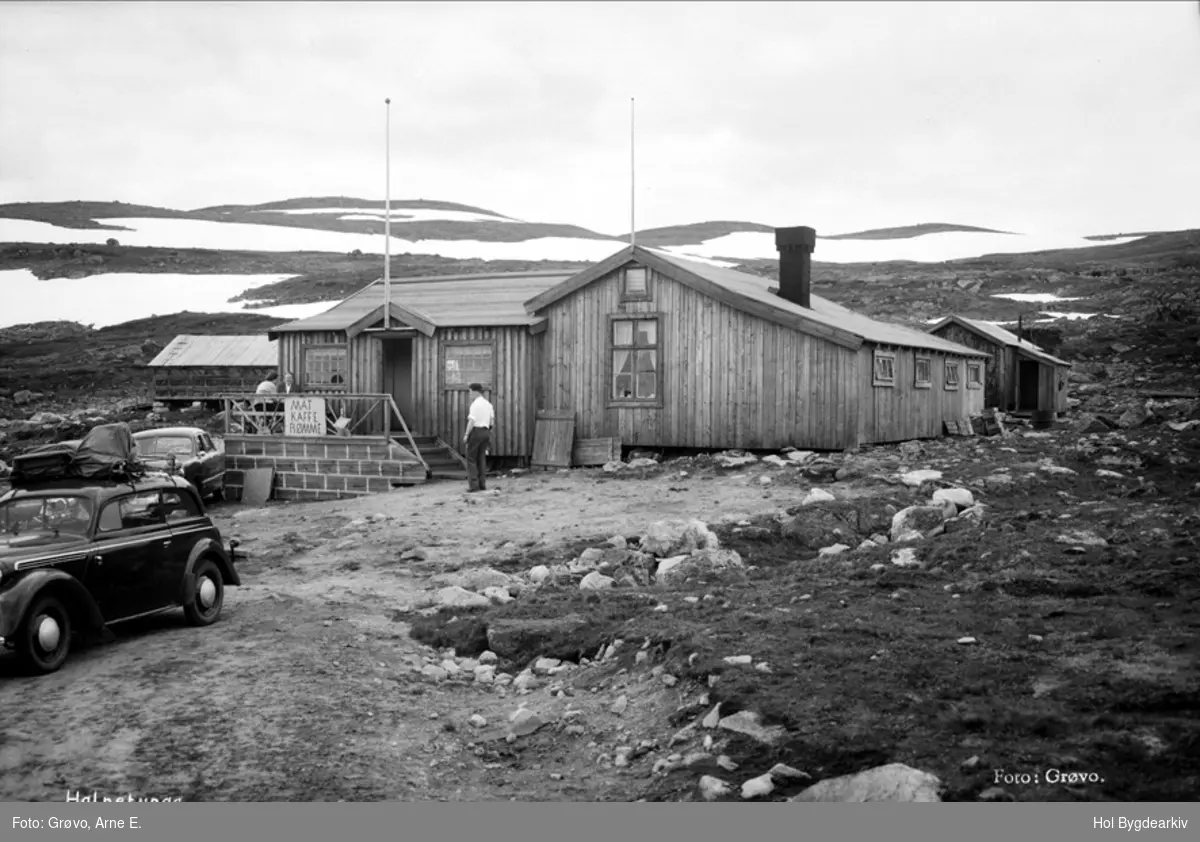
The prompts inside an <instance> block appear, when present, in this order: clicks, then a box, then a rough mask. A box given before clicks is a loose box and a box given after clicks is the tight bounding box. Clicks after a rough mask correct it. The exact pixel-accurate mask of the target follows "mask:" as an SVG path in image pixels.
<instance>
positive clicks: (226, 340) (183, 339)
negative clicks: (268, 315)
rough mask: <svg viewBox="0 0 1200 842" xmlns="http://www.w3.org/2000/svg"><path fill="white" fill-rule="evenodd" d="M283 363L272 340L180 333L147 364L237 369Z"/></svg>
mask: <svg viewBox="0 0 1200 842" xmlns="http://www.w3.org/2000/svg"><path fill="white" fill-rule="evenodd" d="M278 363H279V351H278V350H277V348H276V346H275V343H274V342H272V341H271V340H270V339H269V338H268V337H266V336H263V335H262V334H261V333H257V334H254V335H251V336H211V335H196V334H186V333H184V334H180V335H179V336H176V337H175V338H174V339H172V340H171V341H170V342H169V343H168V344H167V347H165V348H163V349H162V350H161V351H159V352H158V354H157V356H155V357H154V359H152V360H151V361H150V362H149V363H147V365H149V366H154V367H156V368H161V367H164V366H170V367H180V366H205V367H208V366H234V367H246V368H268V367H270V366H274V365H277V364H278Z"/></svg>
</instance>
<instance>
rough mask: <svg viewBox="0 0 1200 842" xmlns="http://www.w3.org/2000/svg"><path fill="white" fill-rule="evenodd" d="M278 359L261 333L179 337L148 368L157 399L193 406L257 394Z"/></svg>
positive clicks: (277, 352) (275, 349) (269, 340)
mask: <svg viewBox="0 0 1200 842" xmlns="http://www.w3.org/2000/svg"><path fill="white" fill-rule="evenodd" d="M278 360H279V351H278V349H277V348H276V344H275V342H273V341H271V339H270V338H269V337H267V336H264V335H263V334H253V335H250V336H220V335H216V336H214V335H197V334H181V335H179V336H176V337H175V338H174V339H172V340H171V342H170V343H169V344H168V345H167V347H165V348H163V349H162V351H160V352H159V353H158V355H157V356H155V357H154V359H152V360H151V361H150V362H149V363H147V364H146V367H147V368H148V369H149V370H150V371H151V387H152V389H153V393H154V400H156V401H162V402H164V403H175V402H179V403H183V402H188V403H190V402H193V401H217V400H220V399H221V398H222V397H223V396H225V395H228V394H244V393H249V392H253V391H254V389H255V388H256V387H257V385H258V384H259V383H260V382H262V380H263V378H265V377H266V376H267V374H269V373H270V372H272V371H274V370H275V366H276V364H277V363H278Z"/></svg>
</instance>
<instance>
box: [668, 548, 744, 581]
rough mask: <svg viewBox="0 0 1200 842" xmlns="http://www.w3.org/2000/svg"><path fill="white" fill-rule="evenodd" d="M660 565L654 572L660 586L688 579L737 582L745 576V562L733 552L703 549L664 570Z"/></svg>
mask: <svg viewBox="0 0 1200 842" xmlns="http://www.w3.org/2000/svg"><path fill="white" fill-rule="evenodd" d="M662 568H663V565H662V563H660V564H659V569H658V570H657V571H656V572H655V576H654V579H655V582H657V583H658V584H660V585H668V586H675V585H680V584H682V583H683V582H686V581H688V580H689V579H708V578H714V577H715V578H718V579H722V580H725V579H731V580H739V579H741V578H742V577H744V575H745V568H746V565H745V562H743V561H742V557H741V556H740V555H738V554H737V553H736V552H735V551H733V550H721V549H715V548H712V549H704V550H697V551H696V552H694V553H691V554H689V555H687V556H684V557H683V558H682V559H680V560H679V561H678V562H677V563H675V564H672V565H671V566H670V567H667V568H666V569H665V570H664V569H662Z"/></svg>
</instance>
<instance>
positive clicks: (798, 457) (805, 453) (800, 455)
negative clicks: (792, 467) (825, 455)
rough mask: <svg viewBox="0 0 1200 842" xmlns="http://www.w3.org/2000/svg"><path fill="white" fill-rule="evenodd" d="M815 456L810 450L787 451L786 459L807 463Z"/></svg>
mask: <svg viewBox="0 0 1200 842" xmlns="http://www.w3.org/2000/svg"><path fill="white" fill-rule="evenodd" d="M816 455H817V454H815V453H813V452H812V451H811V450H789V451H788V452H787V458H788V459H789V460H791V461H792V462H807V461H808V460H810V459H812V458H813V457H815V456H816Z"/></svg>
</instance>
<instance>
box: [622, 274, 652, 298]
mask: <svg viewBox="0 0 1200 842" xmlns="http://www.w3.org/2000/svg"><path fill="white" fill-rule="evenodd" d="M649 276H650V272H649V270H648V269H647V268H646V267H645V266H626V267H625V271H624V272H623V273H622V285H621V298H622V299H623V300H629V299H643V298H649V297H650V277H649Z"/></svg>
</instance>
